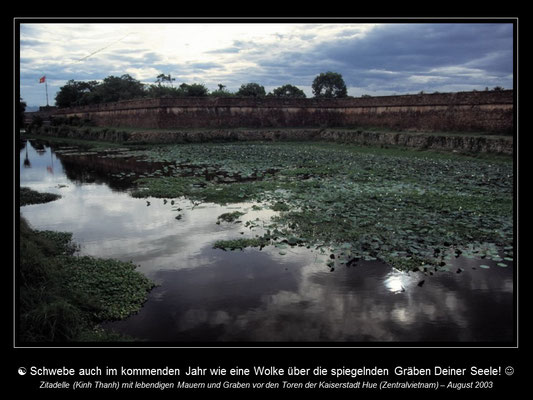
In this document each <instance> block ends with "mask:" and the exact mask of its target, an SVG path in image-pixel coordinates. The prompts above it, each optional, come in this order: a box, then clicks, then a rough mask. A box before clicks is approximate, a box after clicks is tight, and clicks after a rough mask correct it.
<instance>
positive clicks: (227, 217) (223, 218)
mask: <svg viewBox="0 0 533 400" xmlns="http://www.w3.org/2000/svg"><path fill="white" fill-rule="evenodd" d="M245 214H246V213H243V212H240V211H233V212H228V213H224V214H221V215H219V216H218V218H217V224H220V223H221V222H238V219H239V218H240V217H242V216H243V215H245Z"/></svg>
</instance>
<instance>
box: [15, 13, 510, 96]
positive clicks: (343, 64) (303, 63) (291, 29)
mask: <svg viewBox="0 0 533 400" xmlns="http://www.w3.org/2000/svg"><path fill="white" fill-rule="evenodd" d="M19 49H20V93H21V97H22V99H23V100H24V101H25V102H26V103H27V105H28V106H42V105H46V94H45V84H42V83H41V84H40V83H39V78H40V77H42V76H46V82H47V85H48V98H49V104H50V105H54V102H55V101H54V99H55V95H56V94H57V91H58V90H59V88H60V87H61V86H63V85H65V84H66V82H67V81H68V80H70V79H74V80H76V81H90V80H96V81H101V80H103V79H104V78H106V77H108V76H110V75H114V76H121V75H124V74H129V75H131V76H132V77H133V78H135V79H137V80H139V81H141V82H143V83H146V84H153V83H155V80H156V77H157V75H159V74H161V73H164V74H167V75H168V74H171V75H172V77H173V78H175V79H176V80H175V82H174V85H179V84H181V83H183V82H185V83H188V84H192V83H202V84H204V85H205V86H206V87H207V88H208V89H209V90H211V91H213V90H216V89H217V88H218V84H222V85H225V86H226V88H227V89H228V90H230V91H236V90H238V89H239V87H240V86H241V85H242V84H245V83H249V82H256V83H259V84H261V85H263V86H264V87H265V89H266V91H267V93H268V92H269V91H271V90H273V89H275V88H277V87H279V86H282V85H285V84H292V85H294V86H297V87H299V88H300V89H302V90H303V91H304V92H305V93H306V95H307V96H308V97H312V96H313V94H312V89H311V85H312V82H313V80H314V79H315V77H316V76H317V75H319V74H320V73H322V72H327V71H333V72H337V73H340V74H341V75H342V76H343V78H344V81H345V82H346V86H347V88H348V95H350V96H355V97H359V96H361V95H365V94H366V95H371V96H381V95H392V94H409V93H411V94H412V93H419V92H420V91H424V92H426V93H433V92H436V91H438V92H457V91H468V90H484V89H485V88H486V87H488V88H489V89H492V88H494V87H496V86H500V87H503V88H506V89H512V88H513V25H512V24H511V23H508V22H503V21H502V22H496V23H482V22H478V21H476V22H474V23H467V22H459V23H449V22H447V21H443V22H442V23H423V22H417V23H402V22H398V21H395V22H393V23H365V22H364V23H332V22H324V23H289V22H287V23H259V22H257V23H224V22H221V21H217V22H213V23H204V24H200V23H184V22H182V21H181V22H175V23H170V24H163V23H101V21H100V22H95V23H46V22H44V23H43V22H40V23H26V22H23V23H21V24H20V46H19Z"/></svg>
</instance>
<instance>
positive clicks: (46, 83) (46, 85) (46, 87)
mask: <svg viewBox="0 0 533 400" xmlns="http://www.w3.org/2000/svg"><path fill="white" fill-rule="evenodd" d="M44 87H45V90H46V107H49V106H48V82H47V81H46V80H45V81H44Z"/></svg>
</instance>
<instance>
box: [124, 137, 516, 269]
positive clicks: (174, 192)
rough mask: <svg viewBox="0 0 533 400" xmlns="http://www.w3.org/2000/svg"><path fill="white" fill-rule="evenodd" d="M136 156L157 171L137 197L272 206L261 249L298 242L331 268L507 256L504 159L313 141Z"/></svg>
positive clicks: (509, 234)
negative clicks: (265, 244)
mask: <svg viewBox="0 0 533 400" xmlns="http://www.w3.org/2000/svg"><path fill="white" fill-rule="evenodd" d="M131 153H132V152H130V154H131ZM136 156H137V157H139V158H140V159H142V160H143V162H151V163H161V164H157V165H161V167H160V170H161V173H160V174H156V173H152V174H151V175H150V176H145V177H144V178H141V179H138V180H137V185H138V187H137V189H136V190H135V191H134V192H133V196H136V197H148V196H153V197H161V198H178V197H186V198H189V199H191V200H192V201H195V202H213V203H217V204H231V203H238V202H243V201H255V202H261V203H262V204H263V205H265V204H270V208H271V209H272V210H274V211H280V212H281V213H280V214H279V215H277V216H276V217H274V218H272V220H271V221H269V222H268V223H266V222H265V224H264V227H265V228H266V229H268V230H269V231H270V232H271V233H270V234H265V235H264V236H263V239H264V241H265V242H268V243H273V244H274V243H281V242H282V241H284V240H285V241H288V240H289V238H291V237H297V238H299V242H298V243H297V244H289V245H306V246H308V247H310V248H312V249H313V250H314V251H317V253H318V254H319V255H323V254H335V259H334V260H332V261H333V263H334V265H339V264H344V265H353V264H354V263H355V262H356V261H357V260H367V261H372V260H382V261H385V262H387V263H389V264H391V265H392V266H394V267H396V268H399V269H402V270H420V268H421V267H422V268H423V269H424V270H425V271H430V270H431V271H437V270H444V269H449V268H450V266H451V262H452V261H453V259H454V258H457V257H459V256H462V257H469V258H478V259H485V258H486V259H490V260H493V261H496V262H501V263H504V261H510V260H511V259H512V257H513V167H512V162H511V159H510V158H508V159H505V158H501V157H499V158H498V157H494V158H489V157H488V156H487V157H485V158H483V159H476V158H472V157H466V156H459V155H456V154H438V153H429V152H420V151H407V150H397V149H368V148H359V147H356V146H339V145H335V144H310V143H279V144H278V143H276V144H272V143H268V144H266V143H251V144H249V143H237V144H190V145H174V146H161V147H152V148H149V149H146V150H138V151H137V153H136ZM154 165H156V164H154ZM239 217H240V216H239ZM255 225H257V224H255ZM248 226H249V227H250V228H251V227H252V224H249V225H248ZM273 232H276V235H273V234H272V233H273ZM228 247H230V246H225V247H224V248H228ZM235 248H241V247H239V246H237V247H235ZM322 250H323V253H322ZM282 251H283V250H282ZM354 260H356V261H354ZM328 262H329V261H328Z"/></svg>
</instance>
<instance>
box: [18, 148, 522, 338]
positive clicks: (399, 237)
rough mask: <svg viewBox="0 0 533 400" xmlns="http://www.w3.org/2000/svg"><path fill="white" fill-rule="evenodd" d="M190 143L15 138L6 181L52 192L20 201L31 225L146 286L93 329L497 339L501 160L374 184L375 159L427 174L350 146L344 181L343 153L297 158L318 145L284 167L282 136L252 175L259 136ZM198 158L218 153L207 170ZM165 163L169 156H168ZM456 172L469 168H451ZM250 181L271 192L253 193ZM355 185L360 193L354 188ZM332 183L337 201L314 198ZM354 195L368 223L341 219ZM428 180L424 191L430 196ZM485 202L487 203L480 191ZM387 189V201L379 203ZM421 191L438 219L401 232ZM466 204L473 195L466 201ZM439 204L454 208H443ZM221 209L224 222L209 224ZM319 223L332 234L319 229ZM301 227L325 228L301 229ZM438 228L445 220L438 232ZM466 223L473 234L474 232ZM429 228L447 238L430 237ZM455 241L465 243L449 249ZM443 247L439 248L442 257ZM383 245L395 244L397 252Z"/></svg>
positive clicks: (453, 163)
mask: <svg viewBox="0 0 533 400" xmlns="http://www.w3.org/2000/svg"><path fill="white" fill-rule="evenodd" d="M194 146H196V147H192V148H191V149H192V150H190V152H188V153H187V151H189V150H183V149H182V148H177V149H175V148H173V147H162V148H161V149H156V150H153V149H148V150H146V149H143V148H137V149H127V148H121V147H109V148H92V147H91V146H85V147H80V146H78V145H72V144H57V143H56V144H52V143H48V142H44V141H35V140H32V141H22V142H21V144H20V186H21V187H29V188H31V189H34V190H36V191H39V192H50V193H56V194H59V195H61V198H60V199H58V200H56V201H52V202H49V203H46V204H36V205H28V206H24V207H21V214H22V216H24V217H25V218H26V219H27V221H28V222H29V223H30V225H31V226H32V227H33V228H34V229H38V230H53V231H66V232H72V233H73V240H74V242H76V243H77V244H78V245H79V254H80V255H91V256H96V257H105V258H115V259H119V260H123V261H132V262H133V263H134V264H135V265H138V271H140V272H142V273H143V274H144V275H145V276H147V277H148V278H150V279H151V280H153V281H154V282H155V283H156V284H157V286H156V287H155V288H154V289H152V291H151V292H150V294H149V297H148V300H147V301H146V303H145V304H144V306H143V307H142V309H141V310H140V311H139V312H138V313H136V314H134V315H131V316H130V317H129V318H127V319H125V320H121V321H110V322H107V323H105V324H104V325H103V326H104V328H105V329H106V330H113V331H116V332H119V333H122V334H125V335H128V336H131V337H133V338H136V339H138V340H140V341H144V342H147V343H150V342H156V343H172V344H180V343H188V342H197V343H208V344H217V343H221V342H231V343H237V342H238V343H250V342H253V343H260V342H276V343H286V342H291V343H294V342H302V343H314V342H319V343H328V342H343V343H348V344H350V343H354V344H357V343H403V342H408V343H425V342H429V343H490V344H505V345H509V344H511V343H512V341H513V339H514V310H513V293H514V283H513V276H514V263H513V258H512V254H509V253H512V250H511V249H512V212H511V213H510V214H509V212H508V210H509V202H510V201H511V200H510V199H511V198H512V176H510V175H509V174H511V175H512V165H511V163H510V162H505V161H501V160H498V161H496V162H495V164H489V163H490V161H486V160H463V159H459V158H457V159H454V158H451V159H447V158H445V157H444V158H442V157H436V158H435V159H434V160H431V163H433V164H435V165H434V168H435V171H438V170H440V171H442V174H443V175H445V174H448V175H450V176H451V177H450V178H448V177H446V176H442V177H441V179H434V176H432V175H431V174H427V175H426V173H422V172H420V173H415V174H414V175H413V176H415V175H416V176H417V178H416V180H415V178H413V176H409V177H408V179H407V178H405V180H404V181H400V180H398V179H396V182H395V183H394V184H393V183H391V182H385V183H384V181H383V177H384V176H387V174H391V173H392V172H391V171H392V169H391V171H389V172H387V174H385V173H383V175H381V174H382V171H381V170H380V168H382V167H381V165H379V163H380V162H383V161H390V162H393V163H396V164H394V165H396V166H398V165H401V166H402V168H404V169H405V168H407V167H406V166H407V165H408V164H409V162H408V161H411V162H413V163H414V164H409V165H414V166H413V168H416V167H417V165H416V163H420V165H419V166H418V167H421V166H422V165H424V167H425V168H427V165H429V161H426V160H425V159H424V160H422V159H420V160H419V159H418V158H417V159H414V158H409V157H411V156H406V155H403V154H391V155H389V154H385V153H386V152H385V153H384V154H382V155H380V156H379V157H381V156H382V157H383V158H379V159H378V158H375V157H374V155H369V152H368V151H366V152H363V153H361V154H359V153H357V152H355V150H354V153H353V155H352V156H353V157H360V158H361V157H367V159H365V160H366V161H365V163H366V164H365V165H368V167H369V168H368V169H367V170H364V171H363V170H361V171H362V172H361V173H360V174H359V175H357V176H355V175H350V174H349V173H348V172H346V171H349V168H352V167H353V168H359V164H357V162H358V161H357V160H356V161H354V164H353V166H352V164H350V163H351V162H352V161H350V160H352V159H351V158H348V157H347V158H346V160H347V161H346V163H347V164H346V168H347V169H346V170H344V169H343V168H344V167H345V166H344V165H343V166H342V168H341V166H339V167H338V168H337V169H334V168H333V167H332V166H329V168H328V165H323V164H320V168H318V167H316V166H315V164H313V163H314V160H313V159H312V158H313V157H314V156H313V155H312V154H311V153H312V152H313V151H314V150H316V151H317V153H318V154H322V153H324V156H325V157H327V156H328V154H329V153H328V152H329V151H330V149H329V148H328V146H327V145H321V147H320V148H313V147H312V146H310V147H309V148H305V149H303V150H301V149H300V150H299V151H301V152H302V153H298V155H299V156H300V157H302V156H303V155H307V157H308V158H305V159H304V158H301V160H302V161H301V162H300V163H299V165H290V166H289V167H287V164H286V160H285V159H284V158H283V157H284V151H285V150H286V149H289V150H291V149H292V148H290V146H294V145H293V144H285V145H283V146H281V147H279V148H275V147H274V148H273V149H274V150H273V151H272V154H268V157H270V158H268V159H266V158H265V160H264V165H261V164H260V163H259V164H257V163H255V164H257V165H256V166H254V167H253V168H248V167H246V165H247V164H246V162H247V160H249V157H254V155H256V154H260V153H261V154H264V153H265V149H266V147H265V148H263V147H261V146H263V145H262V144H257V145H254V148H253V149H251V147H247V145H246V144H241V145H240V146H239V147H232V148H228V147H227V146H226V147H224V145H205V146H206V148H207V150H205V149H200V148H199V147H198V146H201V145H194ZM217 146H218V147H217ZM258 146H259V147H258ZM184 148H186V146H184ZM270 148H272V147H270ZM270 148H269V149H270ZM204 150H205V151H206V152H204ZM304 150H305V153H304ZM337 150H338V149H337ZM183 151H185V152H186V154H185V153H182V152H183ZM196 151H198V152H199V153H198V154H207V155H206V156H205V162H204V161H202V162H200V161H198V160H199V159H200V158H201V157H198V156H197V153H195V152H196ZM203 152H204V153H203ZM211 153H213V154H216V160H217V162H216V163H214V164H212V165H211V164H209V162H210V160H211V161H212V160H214V159H215V156H212V155H211ZM235 154H239V155H240V157H241V158H238V157H235V156H234V155H235ZM352 156H350V157H352ZM195 157H197V158H195ZM231 157H233V158H231ZM265 157H266V156H265ZM387 157H390V158H387ZM417 157H418V156H417ZM178 158H180V160H181V161H180V163H179V164H178V162H177V161H176V162H174V160H176V159H178ZM221 160H224V161H221ZM273 160H277V161H276V162H274V161H273ZM391 160H392V161H391ZM413 160H414V161H413ZM259 161H261V160H258V162H259ZM341 161H342V162H343V163H344V159H342V158H341ZM425 162H427V163H428V164H427V165H426V164H423V163H425ZM276 163H277V164H276ZM215 164H216V165H215ZM255 164H254V165H255ZM433 164H431V165H433ZM213 165H214V166H213ZM243 165H244V167H243ZM250 165H251V164H250ZM317 165H318V164H317ZM394 165H393V166H392V167H391V168H393V167H394ZM334 166H335V167H336V164H335V165H334ZM443 166H446V169H443ZM200 169H201V171H200ZM465 169H468V171H470V172H471V173H470V172H469V173H468V174H467V173H463V172H464V170H465ZM178 170H179V172H180V173H179V174H177V172H176V171H178ZM221 171H222V172H221ZM419 171H422V169H419ZM178 175H179V176H178ZM418 175H420V176H418ZM474 175H475V176H474ZM200 178H201V180H199V179H200ZM478 178H479V181H478ZM452 181H453V182H456V184H457V186H460V185H466V186H468V187H471V188H472V191H471V192H467V191H466V189H465V188H463V187H460V188H459V187H456V188H455V189H457V191H458V194H455V192H454V197H452V194H451V192H448V191H447V190H448V189H449V188H448V187H446V185H447V184H448V183H449V182H452ZM205 182H207V183H205ZM509 182H510V183H509ZM274 183H275V185H274ZM217 185H218V186H217ZM230 185H233V186H230ZM253 185H256V186H257V185H262V186H261V191H264V192H268V193H271V194H269V195H268V196H263V194H257V193H256V192H255V191H254V190H255V186H253ZM366 185H372V186H371V187H372V188H374V189H375V190H374V189H373V191H372V193H367V192H365V190H367V189H368V187H370V186H366ZM428 185H431V186H428ZM466 186H465V187H466ZM229 187H232V188H234V189H238V191H237V192H236V193H237V196H233V195H232V196H233V197H228V196H229V194H228V193H226V192H225V191H226V189H228V188H229ZM332 188H335V190H339V192H338V193H340V194H339V196H340V197H337V198H336V199H333V198H328V192H329V193H333V192H331V190H333V189H332ZM355 188H357V190H359V192H357V193H359V195H360V196H361V199H360V200H359V201H358V203H357V204H358V205H359V206H360V207H366V206H369V205H370V204H376V205H377V206H376V207H379V208H380V211H379V212H380V214H379V215H376V216H375V218H374V216H373V215H372V214H371V213H370V212H367V214H365V218H367V219H368V220H367V221H362V215H359V214H357V215H355V214H353V215H352V214H350V212H351V211H353V210H350V209H348V208H347V207H345V206H344V205H346V204H348V203H347V201H348V200H347V199H349V198H351V197H350V196H352V194H351V193H355V192H354V190H355ZM178 189H179V190H178ZM437 189H438V191H439V192H438V194H439V195H438V197H437V196H436V195H434V194H433V193H430V192H431V191H432V190H434V191H435V193H437ZM459 192H461V193H459ZM309 193H312V194H313V196H314V197H316V199H312V197H313V196H310V195H309ZM335 193H337V192H335ZM222 195H224V196H226V197H224V198H223V199H224V201H220V198H221V196H222ZM491 195H494V196H496V197H494V199H492V200H490V201H488V200H486V199H488V198H489V197H490V196H491ZM217 196H218V197H217ZM343 196H345V197H343ZM409 196H410V197H409ZM498 196H499V197H498ZM331 197H333V195H332V196H331ZM466 197H468V199H469V200H468V201H464V202H463V199H464V198H466ZM391 198H394V199H395V203H394V204H392V203H391V204H389V203H388V200H387V199H391ZM239 199H240V201H239ZM365 199H366V201H367V202H365V201H364V200H365ZM427 199H430V200H432V201H435V202H436V201H437V200H438V201H439V207H440V208H439V210H440V211H442V210H444V211H443V213H442V215H443V217H442V219H437V220H436V221H437V222H438V224H439V226H438V227H435V229H434V230H431V231H426V232H424V231H423V229H424V227H422V223H420V226H419V225H416V224H415V222H416V221H412V222H411V221H410V222H409V224H410V225H409V226H407V225H405V221H406V218H405V215H410V216H411V217H413V216H414V214H413V213H414V211H413V212H411V214H409V213H407V210H408V209H409V208H410V207H411V208H413V209H416V210H418V209H417V208H415V207H418V206H419V205H420V204H425V203H426V202H427ZM318 200H320V201H321V202H326V203H328V202H329V203H328V204H329V206H328V210H333V211H335V212H331V214H330V215H329V214H328V215H325V214H324V213H322V211H320V210H319V211H320V213H322V214H324V215H322V216H321V215H320V213H318V214H317V215H315V214H313V212H315V209H313V208H312V205H313V204H314V203H313V201H318ZM344 200H346V201H344ZM478 200H479V201H487V204H486V205H485V204H484V203H483V204H482V207H479V205H478V204H477V203H476V201H478ZM343 201H344V202H343ZM445 201H446V202H445ZM340 203H342V204H340ZM343 204H344V205H343ZM308 206H309V209H307V208H306V207H308ZM452 206H453V207H454V208H453V209H454V210H457V213H458V214H457V215H451V216H447V215H448V214H449V213H450V212H449V211H448V208H449V209H451V208H452ZM317 207H318V206H317ZM420 207H421V206H420ZM487 207H492V208H491V209H490V210H489V211H490V212H492V214H494V215H495V217H494V218H493V219H491V218H488V217H487V218H485V217H486V216H485V215H484V214H483V212H484V211H483V210H482V209H481V208H483V209H485V208H487ZM426 208H427V210H426V209H424V210H426V211H424V212H426V213H427V214H424V215H423V217H424V218H427V220H428V221H429V220H431V218H433V217H434V218H437V211H435V210H434V209H431V210H430V209H429V206H426ZM465 208H468V209H465ZM478 208H480V209H478ZM421 209H422V208H421ZM510 209H511V210H512V205H511V207H510ZM338 210H340V211H338ZM337 211H338V212H337ZM306 212H307V214H304V213H306ZM454 212H455V211H454ZM232 213H233V214H234V215H236V216H237V218H236V220H229V221H225V220H224V219H220V218H219V217H220V216H222V215H224V214H228V215H229V214H232ZM398 213H407V214H401V215H397V214H398ZM341 214H342V221H341V220H340V219H338V218H340V217H339V216H340V215H341ZM389 214H390V215H389ZM419 215H421V214H419ZM322 217H324V219H323V220H320V219H319V218H322ZM313 218H314V219H313ZM349 218H352V219H353V221H358V222H359V221H361V225H360V226H361V229H362V228H365V229H366V230H367V231H368V232H374V231H373V229H375V230H376V236H374V237H373V238H368V239H365V240H366V241H364V240H363V239H364V238H362V236H363V235H362V233H361V231H359V230H358V231H355V230H354V229H355V228H353V223H350V222H349V221H346V220H348V219H349ZM439 218H440V217H439ZM446 218H447V219H446ZM388 220H390V221H392V222H390V223H391V224H392V225H391V226H393V225H394V224H396V225H394V226H396V228H394V229H393V227H391V226H389V225H387V221H388ZM413 220H414V218H413ZM478 220H479V221H481V222H480V223H479V225H478V226H475V223H476V221H478ZM310 221H311V222H310ZM376 221H380V223H382V226H376ZM363 222H364V223H363ZM344 223H346V226H344V225H343V224H344ZM328 224H331V225H332V226H334V227H335V228H331V227H330V228H328V229H331V231H325V230H324V229H326V227H328V226H329V225H328ZM469 224H470V225H469ZM404 225H405V226H404ZM313 226H316V227H320V229H322V230H324V231H323V232H314V230H313V229H314V228H312V227H313ZM339 226H340V227H341V228H342V229H345V233H342V232H341V233H340V234H339V235H346V238H350V240H348V239H345V240H344V241H340V240H336V241H333V242H334V243H329V244H327V243H326V239H327V237H331V238H333V239H338V238H336V237H335V235H336V233H335V232H337V231H336V230H335V229H337V228H339ZM350 226H352V228H349V227H350ZM494 226H499V227H500V228H501V230H502V231H501V232H500V231H498V232H496V233H494V234H495V236H496V239H497V240H495V241H494V243H492V242H489V240H488V239H489V235H490V234H492V233H491V232H494ZM439 227H444V228H445V229H444V231H443V232H442V233H438V232H440V231H439V230H438V228H439ZM317 229H318V228H317ZM339 229H340V228H339ZM350 229H351V230H350ZM276 231H277V232H278V234H274V233H273V232H276ZM419 231H422V232H421V233H420V236H416V235H417V233H418V232H419ZM478 231H479V232H481V233H482V234H480V237H475V235H476V234H478ZM380 232H381V233H380ZM383 232H385V233H386V234H385V233H383ZM432 232H437V233H435V234H434V235H435V237H433V236H432V235H433V234H432ZM378 233H379V234H378ZM452 233H453V235H452ZM439 235H443V236H445V237H447V238H448V239H446V240H443V243H442V244H441V243H440V240H441V239H439V237H438V236H439ZM265 237H266V239H265ZM339 237H340V236H339ZM376 237H377V238H378V240H376ZM466 237H468V238H471V243H465V246H464V247H459V246H455V244H456V243H458V242H460V241H461V240H463V239H464V238H466ZM257 238H261V240H263V241H262V242H260V243H261V245H252V246H243V247H242V248H234V249H231V246H230V243H234V242H235V241H236V240H239V239H249V240H252V239H257ZM355 238H357V239H358V240H359V241H356V239H355ZM448 242H450V243H448ZM220 243H222V244H225V245H220ZM322 243H323V244H322ZM335 243H336V245H337V247H335V246H334V244H335ZM217 244H218V245H217ZM326 244H327V245H326ZM510 244H511V246H510ZM448 248H449V250H450V254H451V255H448V256H447V257H444V256H443V253H444V252H445V251H447V249H448ZM323 249H326V250H325V251H323ZM397 249H402V251H403V249H407V250H406V251H407V253H406V254H407V256H408V257H405V254H403V253H402V252H401V251H398V250H397ZM429 252H431V256H432V257H433V256H434V255H436V254H440V255H439V257H441V258H439V260H441V262H442V265H440V264H436V265H432V264H427V263H426V264H422V263H420V265H419V267H418V268H414V267H413V265H412V264H409V265H407V266H406V267H405V268H402V266H403V263H402V261H401V260H402V259H403V258H408V259H409V260H411V261H413V260H417V261H418V260H424V261H427V260H428V259H429V258H428V257H429V256H428V254H429ZM469 252H470V254H468V253H469ZM348 253H349V254H350V256H347V254H348ZM487 255H488V256H487ZM343 257H344V258H343ZM435 257H436V256H435ZM353 260H356V261H353ZM384 260H389V261H390V262H385V261H384ZM395 262H396V263H395Z"/></svg>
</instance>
